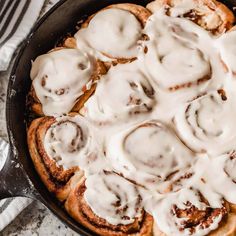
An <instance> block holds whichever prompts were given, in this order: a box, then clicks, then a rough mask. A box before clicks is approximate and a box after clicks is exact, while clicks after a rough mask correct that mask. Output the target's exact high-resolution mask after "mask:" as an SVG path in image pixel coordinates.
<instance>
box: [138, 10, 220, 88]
mask: <svg viewBox="0 0 236 236" xmlns="http://www.w3.org/2000/svg"><path fill="white" fill-rule="evenodd" d="M144 32H145V33H146V34H147V35H148V36H149V38H150V40H148V41H145V43H144V47H146V48H147V49H148V51H147V53H144V54H141V55H140V56H141V57H144V58H143V60H144V63H145V65H146V67H147V70H148V73H149V74H150V76H151V77H152V78H153V80H154V81H155V82H156V83H157V84H158V85H159V86H160V87H162V88H164V89H175V88H176V87H179V86H180V87H181V86H185V87H190V86H193V85H197V84H198V83H199V80H202V79H204V80H205V81H206V80H210V79H212V78H213V80H214V81H218V80H219V79H220V76H222V75H223V73H224V72H223V70H222V66H221V65H220V60H219V58H218V55H217V52H216V50H215V47H214V45H213V43H214V40H213V38H212V37H211V36H210V34H209V33H208V32H207V31H205V30H204V29H202V28H201V27H199V26H197V25H195V24H194V23H193V22H191V21H189V20H186V19H179V18H173V17H168V16H165V15H163V12H162V11H160V12H157V13H156V14H154V15H152V16H151V17H150V18H149V19H148V22H147V24H146V27H145V29H144Z"/></svg>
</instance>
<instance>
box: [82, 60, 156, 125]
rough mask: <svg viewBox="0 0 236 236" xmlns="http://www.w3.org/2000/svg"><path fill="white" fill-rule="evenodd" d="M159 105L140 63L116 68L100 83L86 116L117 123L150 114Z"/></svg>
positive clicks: (87, 108) (86, 107)
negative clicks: (140, 67) (156, 104)
mask: <svg viewBox="0 0 236 236" xmlns="http://www.w3.org/2000/svg"><path fill="white" fill-rule="evenodd" d="M155 103H156V99H155V92H154V89H153V87H152V85H151V83H150V82H149V80H148V78H147V76H146V75H145V74H144V73H143V72H142V71H141V70H140V69H139V66H138V64H137V63H136V62H132V63H129V64H126V65H117V66H115V67H112V68H111V69H110V70H109V71H108V73H107V74H106V75H104V76H102V77H101V79H100V80H99V81H98V82H97V87H96V90H95V93H94V94H93V96H91V97H90V98H89V99H88V101H87V102H86V103H85V106H84V110H83V114H84V115H85V117H88V118H89V119H91V120H93V121H97V122H98V121H99V122H109V123H112V122H115V121H118V120H124V119H127V118H128V117H129V118H132V117H134V116H137V115H138V114H148V113H150V112H151V111H152V109H153V106H154V105H155Z"/></svg>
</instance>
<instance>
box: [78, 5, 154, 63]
mask: <svg viewBox="0 0 236 236" xmlns="http://www.w3.org/2000/svg"><path fill="white" fill-rule="evenodd" d="M150 15H151V13H150V12H149V11H148V10H147V9H146V8H144V7H142V6H139V5H135V4H130V3H124V4H114V5H110V6H108V7H106V8H104V9H102V10H100V11H99V12H97V13H96V14H94V15H92V16H91V17H89V18H88V20H87V21H85V22H84V23H83V24H82V28H81V29H80V30H79V31H78V32H77V33H76V34H75V39H76V43H77V47H78V48H79V49H80V50H85V51H90V52H91V51H92V52H93V53H94V54H96V56H98V57H99V58H100V59H102V60H104V61H111V60H115V61H117V62H118V63H119V62H120V63H124V62H127V61H132V60H134V59H135V58H136V57H137V55H138V45H139V40H142V39H143V37H144V36H143V34H142V28H143V27H144V25H145V23H146V21H147V19H148V17H149V16H150ZM104 42H105V43H104Z"/></svg>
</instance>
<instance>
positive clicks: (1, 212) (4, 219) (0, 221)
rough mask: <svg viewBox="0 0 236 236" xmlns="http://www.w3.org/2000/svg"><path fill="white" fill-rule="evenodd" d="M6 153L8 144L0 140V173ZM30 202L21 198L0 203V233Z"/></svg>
mask: <svg viewBox="0 0 236 236" xmlns="http://www.w3.org/2000/svg"><path fill="white" fill-rule="evenodd" d="M8 151H9V144H8V143H7V142H5V141H4V140H3V139H0V171H1V169H2V167H3V166H4V163H5V161H6V158H7V155H8ZM31 201H32V200H31V199H27V198H21V197H18V198H11V199H6V200H2V201H0V231H1V230H2V229H4V228H5V226H6V225H8V224H9V223H10V222H11V221H12V220H13V219H14V218H15V217H16V216H17V215H18V214H19V213H20V212H21V211H22V210H23V209H24V208H25V207H26V206H28V205H29V204H30V203H31Z"/></svg>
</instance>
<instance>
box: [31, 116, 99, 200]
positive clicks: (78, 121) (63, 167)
mask: <svg viewBox="0 0 236 236" xmlns="http://www.w3.org/2000/svg"><path fill="white" fill-rule="evenodd" d="M28 147H29V152H30V155H31V158H32V161H33V163H34V166H35V168H36V170H37V172H38V173H39V175H40V177H41V179H42V181H43V182H44V184H45V185H46V186H47V188H48V190H49V191H50V192H53V193H54V194H55V195H56V196H57V198H58V199H59V200H65V199H66V197H67V195H68V194H69V192H70V190H71V188H73V186H74V184H75V183H76V182H77V181H78V180H79V179H81V177H82V176H83V171H82V170H81V168H80V167H82V168H84V167H85V165H86V164H87V163H86V162H91V161H90V159H92V160H93V159H94V156H96V149H95V144H94V143H93V139H92V134H91V132H90V130H89V128H88V127H87V125H86V122H85V121H84V119H83V118H82V117H81V116H79V115H76V116H64V117H59V118H54V117H47V116H45V117H41V118H38V119H36V120H34V121H33V122H32V123H31V125H30V127H29V130H28Z"/></svg>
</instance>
